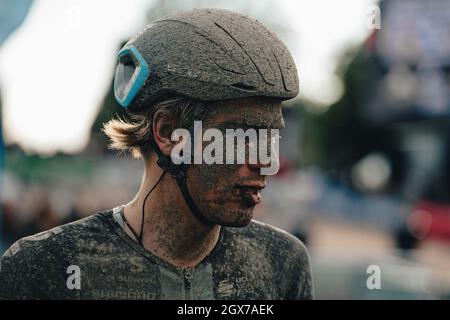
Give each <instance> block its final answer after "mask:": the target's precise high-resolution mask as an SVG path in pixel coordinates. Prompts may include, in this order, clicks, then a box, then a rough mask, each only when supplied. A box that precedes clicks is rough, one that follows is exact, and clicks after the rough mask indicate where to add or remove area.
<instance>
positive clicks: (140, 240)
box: [138, 170, 166, 246]
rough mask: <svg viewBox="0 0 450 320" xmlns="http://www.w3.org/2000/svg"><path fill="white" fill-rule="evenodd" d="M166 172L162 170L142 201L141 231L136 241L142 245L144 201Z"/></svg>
mask: <svg viewBox="0 0 450 320" xmlns="http://www.w3.org/2000/svg"><path fill="white" fill-rule="evenodd" d="M165 174H166V170H164V171H163V173H162V174H161V176H160V177H159V179H158V181H157V182H156V183H155V185H154V186H153V187H152V188H151V189H150V191H149V192H147V195H146V196H145V198H144V201H143V202H142V217H141V231H140V232H139V237H138V241H139V244H140V245H141V246H142V236H143V234H144V216H145V202H146V201H147V198H148V197H149V196H150V194H151V193H152V192H153V190H155V188H156V187H157V186H158V184H159V183H160V182H161V180H162V178H163V177H164V175H165Z"/></svg>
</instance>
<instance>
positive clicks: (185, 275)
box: [183, 268, 193, 299]
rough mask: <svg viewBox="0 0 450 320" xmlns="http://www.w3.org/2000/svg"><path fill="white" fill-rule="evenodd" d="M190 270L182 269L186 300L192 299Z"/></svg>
mask: <svg viewBox="0 0 450 320" xmlns="http://www.w3.org/2000/svg"><path fill="white" fill-rule="evenodd" d="M192 279H193V276H192V269H190V268H183V280H184V288H185V297H186V298H188V299H192V290H191V289H192Z"/></svg>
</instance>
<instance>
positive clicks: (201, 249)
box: [124, 168, 220, 267]
mask: <svg viewBox="0 0 450 320" xmlns="http://www.w3.org/2000/svg"><path fill="white" fill-rule="evenodd" d="M161 174H162V170H160V169H159V168H151V169H149V168H147V169H146V171H145V173H144V177H143V180H142V183H141V187H140V189H139V192H138V193H137V195H136V197H135V198H134V199H133V200H132V201H131V202H130V203H128V204H126V205H125V208H124V215H125V217H126V219H127V221H128V222H129V224H130V225H131V226H132V228H133V229H134V230H135V231H136V232H137V234H138V235H139V231H140V229H141V219H142V204H143V202H144V199H145V196H146V195H147V193H148V191H149V190H150V189H151V188H152V187H153V186H154V185H155V183H156V182H157V181H158V179H159V177H160V176H161ZM144 212H145V217H144V227H143V236H142V244H143V246H144V248H145V249H146V250H148V251H150V252H152V253H153V254H155V255H156V256H158V257H159V258H161V259H162V260H164V261H166V262H168V263H169V264H171V265H173V266H176V267H194V266H195V265H197V264H198V263H200V262H201V261H202V260H203V259H204V258H205V257H206V256H207V255H208V254H209V253H210V252H211V251H212V250H213V248H214V246H215V245H216V243H217V241H218V238H219V233H220V226H219V225H212V226H207V225H204V224H202V223H201V222H200V221H198V220H197V219H196V218H195V217H194V216H193V214H192V213H191V211H190V209H189V208H188V206H187V204H186V203H185V201H184V198H183V196H182V194H181V192H180V190H179V188H178V186H177V184H176V182H175V180H174V179H173V178H172V177H171V176H170V174H169V173H167V172H166V174H165V175H164V177H163V178H162V180H161V181H160V183H159V184H158V186H157V187H156V188H155V189H154V190H153V192H152V193H151V194H150V196H149V197H148V198H147V201H146V202H145V211H144ZM126 231H127V233H129V234H131V231H130V230H127V229H126Z"/></svg>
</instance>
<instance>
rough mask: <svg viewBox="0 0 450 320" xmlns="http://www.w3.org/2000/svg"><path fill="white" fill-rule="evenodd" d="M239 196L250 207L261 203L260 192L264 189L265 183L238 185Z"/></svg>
mask: <svg viewBox="0 0 450 320" xmlns="http://www.w3.org/2000/svg"><path fill="white" fill-rule="evenodd" d="M236 187H237V188H238V190H239V195H240V197H241V198H242V200H243V201H244V203H245V204H246V205H247V206H248V207H252V206H255V205H257V204H258V203H260V202H261V193H260V190H262V189H264V187H265V184H264V183H259V182H258V183H256V182H255V183H246V184H239V185H236Z"/></svg>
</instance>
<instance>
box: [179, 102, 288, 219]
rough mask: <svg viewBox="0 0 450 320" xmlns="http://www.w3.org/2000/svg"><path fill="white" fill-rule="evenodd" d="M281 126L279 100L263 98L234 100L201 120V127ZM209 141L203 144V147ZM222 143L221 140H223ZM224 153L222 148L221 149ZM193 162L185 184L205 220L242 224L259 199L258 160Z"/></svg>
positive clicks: (261, 185)
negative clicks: (251, 162) (212, 162)
mask: <svg viewBox="0 0 450 320" xmlns="http://www.w3.org/2000/svg"><path fill="white" fill-rule="evenodd" d="M282 127H284V122H283V117H282V113H281V103H280V101H278V100H273V99H263V98H246V99H236V100H229V101H226V102H223V104H222V105H220V106H217V107H213V108H211V110H210V111H208V114H207V116H206V117H205V119H204V120H203V130H204V131H205V130H207V129H208V128H217V129H219V130H220V131H222V132H223V133H225V129H235V130H236V129H239V128H240V129H243V130H244V131H245V130H247V129H249V128H254V129H255V130H256V131H257V132H258V129H280V128H282ZM208 144H209V142H204V143H203V148H205V146H207V145H208ZM224 145H225V143H224ZM224 155H225V150H224ZM246 159H247V160H246V162H245V164H210V165H208V164H204V163H203V164H193V165H190V166H188V169H187V183H188V187H189V190H190V192H191V195H192V197H193V198H194V200H195V202H196V204H197V206H198V207H199V209H200V210H201V212H202V213H203V215H205V217H206V218H207V219H209V220H210V221H211V222H214V223H216V224H220V225H225V226H235V227H238V226H244V225H246V224H248V223H249V222H250V220H251V219H252V216H253V210H254V207H255V206H256V205H257V204H258V203H259V202H260V201H261V195H260V192H261V190H262V189H263V188H264V186H265V184H266V178H265V176H264V175H261V173H260V169H261V167H263V165H262V164H261V163H256V164H250V163H249V161H248V157H247V158H246Z"/></svg>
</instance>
